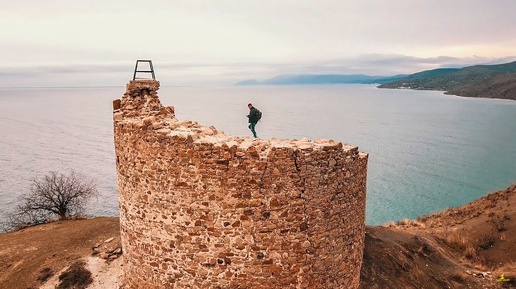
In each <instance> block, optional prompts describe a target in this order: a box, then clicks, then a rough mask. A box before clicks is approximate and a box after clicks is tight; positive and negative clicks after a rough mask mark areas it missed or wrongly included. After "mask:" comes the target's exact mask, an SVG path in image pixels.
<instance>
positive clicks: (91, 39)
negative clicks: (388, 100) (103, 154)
mask: <svg viewBox="0 0 516 289" xmlns="http://www.w3.org/2000/svg"><path fill="white" fill-rule="evenodd" d="M515 15H516V1H514V0H491V1H486V0H360V1H359V0H354V1H351V0H311V1H308V0H231V1H230V0H211V1H209V0H205V1H195V0H184V1H179V0H146V1H143V0H140V1H133V0H45V1H41V0H17V1H2V3H1V4H0V55H1V58H0V59H1V62H0V86H1V87H6V86H100V85H124V84H125V83H127V81H128V80H129V79H131V78H132V74H133V70H134V64H135V62H136V59H152V61H153V64H154V67H155V70H156V77H157V78H158V79H159V80H160V81H161V82H162V85H198V84H210V85H212V84H232V83H235V82H237V81H240V80H245V79H251V78H254V79H257V80H264V79H267V78H271V77H274V76H276V75H278V74H321V73H334V74H335V73H339V74H354V73H364V74H371V75H393V74H399V73H413V72H417V71H420V70H425V69H433V68H437V67H457V66H464V65H470V64H478V63H500V62H508V61H512V60H516V29H515V27H516V16H515Z"/></svg>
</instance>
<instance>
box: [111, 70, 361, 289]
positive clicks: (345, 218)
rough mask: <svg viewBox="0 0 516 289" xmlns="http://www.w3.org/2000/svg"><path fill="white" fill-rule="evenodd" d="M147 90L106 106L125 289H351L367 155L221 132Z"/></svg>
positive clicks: (131, 88) (144, 84) (136, 83)
mask: <svg viewBox="0 0 516 289" xmlns="http://www.w3.org/2000/svg"><path fill="white" fill-rule="evenodd" d="M158 88H159V82H158V81H155V80H133V81H130V82H129V84H128V85H127V90H126V93H125V94H124V96H123V97H122V99H119V100H115V101H114V102H113V108H114V114H113V118H114V138H115V152H116V167H117V174H118V190H119V200H120V224H121V238H122V247H123V251H124V267H123V282H124V284H125V286H126V287H125V288H132V289H136V288H141V289H155V288H271V289H272V288H358V285H359V277H360V267H361V263H362V254H363V250H364V234H365V197H366V173H367V157H368V155H367V154H366V153H360V152H359V151H358V148H357V147H354V146H350V145H343V144H342V143H340V142H334V141H331V140H315V141H310V140H306V139H303V140H274V139H273V140H268V141H265V140H256V141H253V140H252V139H251V138H242V137H231V136H226V135H225V134H224V133H223V132H219V131H217V129H216V128H214V127H205V126H201V125H200V124H198V123H196V122H192V121H179V120H177V119H176V118H175V115H174V108H173V107H164V106H162V104H161V103H160V101H159V99H158V95H157V90H158ZM243 106H244V107H245V104H243ZM242 125H245V120H243V124H242Z"/></svg>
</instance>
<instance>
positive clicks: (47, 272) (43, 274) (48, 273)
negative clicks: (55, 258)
mask: <svg viewBox="0 0 516 289" xmlns="http://www.w3.org/2000/svg"><path fill="white" fill-rule="evenodd" d="M39 274H40V275H39V277H38V281H39V282H41V283H44V282H45V281H47V280H48V278H50V277H52V275H54V272H52V269H50V268H48V267H47V268H44V269H43V270H41V271H40V272H39Z"/></svg>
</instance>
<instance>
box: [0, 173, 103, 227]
mask: <svg viewBox="0 0 516 289" xmlns="http://www.w3.org/2000/svg"><path fill="white" fill-rule="evenodd" d="M96 196H97V187H96V185H95V184H94V183H93V181H92V180H87V179H85V178H84V177H82V176H79V175H77V174H76V173H75V172H74V171H71V172H70V173H69V174H68V175H64V174H61V173H57V172H50V173H49V174H48V175H46V176H44V177H43V178H41V179H34V180H32V184H31V188H30V192H28V193H26V194H23V195H21V196H20V204H19V205H18V206H17V207H16V209H15V211H14V213H12V214H11V215H10V216H8V221H7V224H6V225H4V227H5V228H4V230H6V231H7V230H16V229H22V228H24V227H28V226H33V225H37V224H43V223H45V222H47V221H48V220H49V219H51V218H55V217H57V218H59V219H67V218H70V217H74V216H78V215H81V214H82V212H83V211H84V206H85V205H86V203H87V201H88V200H89V199H90V198H92V197H96Z"/></svg>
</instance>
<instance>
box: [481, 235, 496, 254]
mask: <svg viewBox="0 0 516 289" xmlns="http://www.w3.org/2000/svg"><path fill="white" fill-rule="evenodd" d="M494 243H495V238H494V236H493V235H491V234H485V235H483V236H482V237H480V239H479V240H478V249H479V250H487V249H489V248H491V247H493V245H494Z"/></svg>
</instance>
